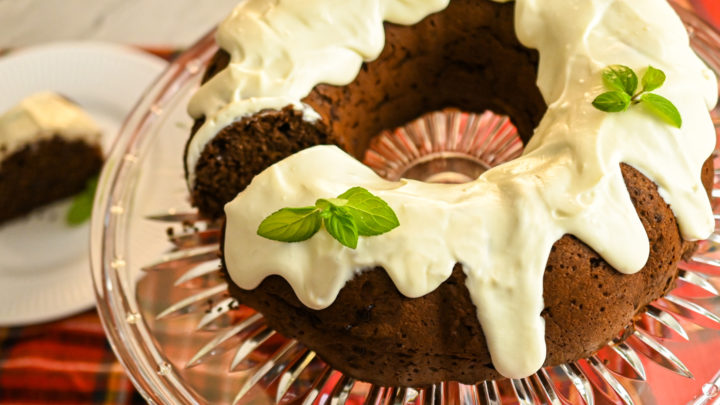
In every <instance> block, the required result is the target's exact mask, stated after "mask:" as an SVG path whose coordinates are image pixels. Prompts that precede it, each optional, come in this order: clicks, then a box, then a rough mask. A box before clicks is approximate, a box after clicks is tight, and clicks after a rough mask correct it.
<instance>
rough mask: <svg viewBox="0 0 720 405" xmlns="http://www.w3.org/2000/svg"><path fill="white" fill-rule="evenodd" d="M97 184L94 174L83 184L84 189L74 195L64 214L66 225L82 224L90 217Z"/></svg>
mask: <svg viewBox="0 0 720 405" xmlns="http://www.w3.org/2000/svg"><path fill="white" fill-rule="evenodd" d="M97 184H98V178H97V176H95V177H93V178H91V179H89V180H88V181H87V183H86V184H85V189H84V190H83V191H81V192H80V194H78V195H76V196H75V198H74V199H73V202H72V204H71V205H70V209H68V212H67V215H66V216H65V221H66V222H67V224H68V225H70V226H78V225H82V224H83V223H85V221H87V220H88V219H90V216H91V215H92V208H93V200H94V199H95V190H96V189H97Z"/></svg>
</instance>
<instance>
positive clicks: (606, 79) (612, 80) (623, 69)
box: [602, 65, 638, 97]
mask: <svg viewBox="0 0 720 405" xmlns="http://www.w3.org/2000/svg"><path fill="white" fill-rule="evenodd" d="M602 78H603V83H604V84H605V87H607V88H608V90H612V91H619V92H624V93H625V94H627V95H628V96H630V97H632V96H633V95H634V94H635V90H637V86H638V77H637V75H636V74H635V72H633V70H632V69H630V68H629V67H627V66H623V65H610V66H608V67H606V68H605V69H604V70H603V73H602Z"/></svg>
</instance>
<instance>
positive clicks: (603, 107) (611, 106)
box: [592, 91, 631, 112]
mask: <svg viewBox="0 0 720 405" xmlns="http://www.w3.org/2000/svg"><path fill="white" fill-rule="evenodd" d="M630 101H631V99H630V96H628V95H627V94H626V93H623V92H620V91H608V92H607V93H603V94H601V95H599V96H597V97H596V98H595V100H593V102H592V105H593V106H594V107H595V108H597V109H598V110H600V111H605V112H620V111H625V110H627V108H628V107H629V106H630Z"/></svg>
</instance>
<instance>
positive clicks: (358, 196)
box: [257, 187, 400, 249]
mask: <svg viewBox="0 0 720 405" xmlns="http://www.w3.org/2000/svg"><path fill="white" fill-rule="evenodd" d="M322 225H324V226H325V230H327V231H328V233H329V234H330V235H331V236H332V237H333V238H335V239H336V240H337V241H338V242H340V243H342V244H343V245H345V246H347V247H349V248H352V249H355V248H356V247H357V244H358V238H359V236H360V235H362V236H374V235H380V234H382V233H385V232H388V231H389V230H391V229H394V228H396V227H398V226H399V225H400V221H398V219H397V216H396V215H395V212H394V211H393V210H392V208H390V206H389V205H388V204H387V203H386V202H385V201H383V200H382V199H381V198H379V197H377V196H375V195H373V194H372V193H370V192H369V191H367V190H366V189H364V188H362V187H353V188H351V189H349V190H348V191H346V192H344V193H343V194H341V195H340V196H338V197H336V198H320V199H318V200H317V201H315V206H314V207H303V208H283V209H281V210H278V211H276V212H275V213H273V214H272V215H270V216H268V217H267V218H265V219H264V220H263V221H262V223H260V226H259V227H258V230H257V234H258V235H260V236H262V237H264V238H268V239H272V240H277V241H281V242H300V241H303V240H306V239H309V238H310V237H312V236H313V235H314V234H315V233H316V232H317V231H318V230H320V227H321V226H322Z"/></svg>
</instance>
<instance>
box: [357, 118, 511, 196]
mask: <svg viewBox="0 0 720 405" xmlns="http://www.w3.org/2000/svg"><path fill="white" fill-rule="evenodd" d="M522 149H523V143H522V141H521V139H520V137H519V136H518V133H517V129H516V128H515V126H514V125H513V124H512V122H511V121H510V119H509V118H508V117H507V116H504V115H499V114H496V113H494V112H492V111H485V112H484V113H482V114H475V113H467V112H463V111H459V110H444V111H436V112H431V113H428V114H425V115H423V116H421V117H420V118H418V119H416V120H414V121H411V122H410V123H408V124H406V125H405V126H402V127H400V128H397V129H394V130H386V131H383V132H381V133H380V134H379V135H377V136H375V138H373V139H372V140H371V142H370V147H369V148H368V150H367V151H366V152H365V158H364V159H363V161H364V163H365V164H366V165H368V166H370V167H371V168H373V170H375V171H376V172H377V173H378V174H379V175H381V176H383V177H384V178H386V179H388V180H393V181H395V180H399V179H401V178H407V179H414V180H420V181H424V182H428V183H452V184H459V183H467V182H469V181H472V180H475V179H476V178H478V177H479V176H480V175H481V174H483V173H484V172H485V171H487V170H488V169H490V168H492V167H495V166H497V165H499V164H502V163H505V162H507V161H510V160H512V159H515V158H516V157H518V156H520V154H521V153H522Z"/></svg>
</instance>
